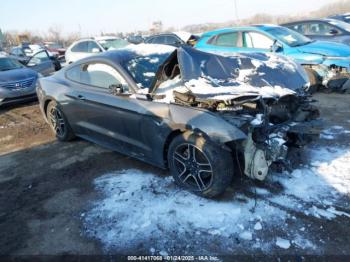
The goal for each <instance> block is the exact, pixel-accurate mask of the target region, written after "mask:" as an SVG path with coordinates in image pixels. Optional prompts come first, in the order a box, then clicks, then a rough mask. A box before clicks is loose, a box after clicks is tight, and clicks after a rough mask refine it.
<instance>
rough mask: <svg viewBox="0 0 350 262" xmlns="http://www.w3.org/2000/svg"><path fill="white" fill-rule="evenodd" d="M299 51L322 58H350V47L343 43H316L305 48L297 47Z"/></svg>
mask: <svg viewBox="0 0 350 262" xmlns="http://www.w3.org/2000/svg"><path fill="white" fill-rule="evenodd" d="M296 48H297V49H298V51H300V52H303V53H309V54H317V55H321V56H340V57H350V46H347V45H345V44H342V43H335V42H327V41H314V42H312V43H310V44H307V45H304V46H298V47H296Z"/></svg>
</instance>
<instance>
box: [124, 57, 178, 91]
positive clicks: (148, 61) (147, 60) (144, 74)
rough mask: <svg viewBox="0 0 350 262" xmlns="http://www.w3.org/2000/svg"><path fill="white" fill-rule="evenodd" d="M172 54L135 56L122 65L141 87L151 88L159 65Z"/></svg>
mask: <svg viewBox="0 0 350 262" xmlns="http://www.w3.org/2000/svg"><path fill="white" fill-rule="evenodd" d="M170 54H171V53H164V54H150V55H148V56H135V57H133V58H132V59H130V60H128V61H125V62H124V64H122V66H123V67H124V69H125V70H126V71H128V72H129V73H130V75H131V76H132V77H133V79H134V80H135V82H136V84H137V85H138V86H139V88H151V87H152V83H153V82H154V81H155V78H156V73H157V71H158V69H159V67H160V66H161V65H162V64H163V63H164V62H165V60H167V59H168V58H169V56H170Z"/></svg>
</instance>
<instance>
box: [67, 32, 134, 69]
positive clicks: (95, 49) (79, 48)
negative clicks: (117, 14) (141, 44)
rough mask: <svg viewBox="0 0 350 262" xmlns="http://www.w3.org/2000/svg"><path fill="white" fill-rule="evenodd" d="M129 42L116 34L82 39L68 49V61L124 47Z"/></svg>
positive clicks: (71, 61)
mask: <svg viewBox="0 0 350 262" xmlns="http://www.w3.org/2000/svg"><path fill="white" fill-rule="evenodd" d="M127 45H129V42H128V41H126V40H124V39H121V38H117V37H114V36H100V37H92V38H88V39H81V40H78V41H76V42H74V43H73V44H71V45H70V46H69V47H68V49H67V51H66V62H67V64H71V63H73V62H75V61H77V60H79V59H82V58H85V57H87V56H90V55H92V54H96V53H100V52H105V51H108V50H113V49H118V48H123V47H125V46H127Z"/></svg>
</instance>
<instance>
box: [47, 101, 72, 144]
mask: <svg viewBox="0 0 350 262" xmlns="http://www.w3.org/2000/svg"><path fill="white" fill-rule="evenodd" d="M46 116H47V119H48V122H49V125H50V127H51V129H52V130H53V132H54V133H55V135H56V138H57V139H58V140H59V141H71V140H73V139H74V138H75V135H74V133H73V130H72V128H71V127H70V125H69V123H68V121H67V118H66V117H65V115H64V114H63V112H62V110H61V109H60V106H59V105H58V104H57V102H56V101H51V102H50V103H49V104H48V106H47V109H46Z"/></svg>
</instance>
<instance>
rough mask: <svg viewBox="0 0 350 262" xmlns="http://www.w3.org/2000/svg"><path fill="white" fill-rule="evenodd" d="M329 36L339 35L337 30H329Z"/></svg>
mask: <svg viewBox="0 0 350 262" xmlns="http://www.w3.org/2000/svg"><path fill="white" fill-rule="evenodd" d="M329 34H330V35H337V34H339V31H338V30H337V29H331V30H329Z"/></svg>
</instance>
